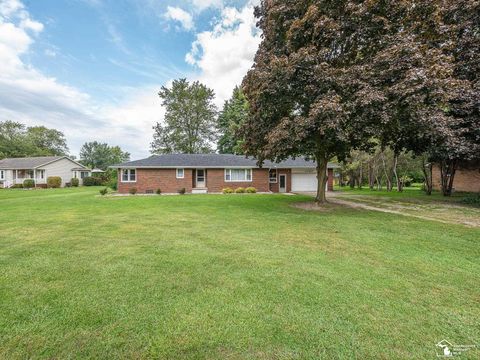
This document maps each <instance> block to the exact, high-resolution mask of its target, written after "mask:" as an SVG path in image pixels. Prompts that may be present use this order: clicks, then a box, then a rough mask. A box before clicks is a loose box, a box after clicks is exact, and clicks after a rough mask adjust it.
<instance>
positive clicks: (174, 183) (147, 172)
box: [118, 169, 193, 194]
mask: <svg viewBox="0 0 480 360" xmlns="http://www.w3.org/2000/svg"><path fill="white" fill-rule="evenodd" d="M176 171H177V170H176V169H137V181H136V182H134V183H123V182H121V176H122V172H121V171H118V191H119V192H120V193H124V194H126V193H128V192H129V190H130V189H131V188H136V189H137V191H138V193H139V194H145V193H146V192H147V191H148V190H153V191H154V192H155V191H156V190H157V189H161V190H162V192H163V193H176V192H178V190H180V189H181V188H185V190H186V191H187V192H192V183H193V182H192V173H193V170H192V169H185V170H184V178H183V179H177V178H176V176H177V173H176Z"/></svg>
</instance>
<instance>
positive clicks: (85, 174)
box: [80, 171, 88, 179]
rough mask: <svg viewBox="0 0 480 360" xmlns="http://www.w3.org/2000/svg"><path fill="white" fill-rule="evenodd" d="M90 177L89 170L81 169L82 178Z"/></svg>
mask: <svg viewBox="0 0 480 360" xmlns="http://www.w3.org/2000/svg"><path fill="white" fill-rule="evenodd" d="M86 177H88V171H80V178H81V179H85V178H86Z"/></svg>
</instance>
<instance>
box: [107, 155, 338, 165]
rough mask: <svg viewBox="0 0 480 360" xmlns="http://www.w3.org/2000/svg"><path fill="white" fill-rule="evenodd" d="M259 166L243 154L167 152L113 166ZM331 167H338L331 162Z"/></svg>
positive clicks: (297, 161)
mask: <svg viewBox="0 0 480 360" xmlns="http://www.w3.org/2000/svg"><path fill="white" fill-rule="evenodd" d="M233 166H238V167H257V161H256V160H255V159H254V158H246V157H245V156H243V155H231V154H165V155H153V156H150V157H148V158H146V159H142V160H135V161H128V162H124V163H122V164H118V165H114V166H111V167H112V168H118V167H136V168H141V167H149V168H155V167H186V168H189V167H192V168H195V167H205V168H223V167H233ZM328 166H329V167H330V168H333V167H337V166H336V165H335V164H332V163H329V164H328ZM263 167H264V168H274V167H275V168H314V167H316V164H315V162H314V161H307V160H305V159H302V158H296V159H287V160H284V161H282V162H280V163H274V162H271V161H265V162H264V163H263Z"/></svg>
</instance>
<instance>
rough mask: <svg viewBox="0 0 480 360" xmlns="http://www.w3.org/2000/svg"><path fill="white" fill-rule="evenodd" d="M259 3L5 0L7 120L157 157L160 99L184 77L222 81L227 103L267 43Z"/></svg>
mask: <svg viewBox="0 0 480 360" xmlns="http://www.w3.org/2000/svg"><path fill="white" fill-rule="evenodd" d="M255 2H256V1H253V0H238V1H234V0H232V1H222V0H177V1H169V0H62V1H58V0H42V1H38V0H23V1H21V0H0V63H2V66H3V65H4V69H2V70H3V71H2V72H0V121H1V120H7V119H8V120H14V121H19V122H23V123H25V124H27V125H45V126H47V127H53V128H57V129H59V130H61V131H63V132H64V133H65V135H66V136H67V141H68V144H69V146H70V149H71V153H72V154H74V155H77V156H78V151H79V149H80V146H81V145H82V144H83V143H84V142H86V141H92V140H98V141H104V142H108V143H109V144H112V145H119V146H121V147H122V148H124V149H125V150H127V151H129V152H131V154H132V158H139V157H144V156H147V155H148V154H149V142H150V141H151V138H152V129H151V127H152V126H153V125H154V124H155V122H156V121H162V119H163V115H164V111H163V109H162V107H161V104H160V99H159V98H158V96H157V93H158V90H159V89H160V87H161V86H162V85H167V86H168V84H169V83H170V82H171V81H172V80H173V79H175V78H179V77H186V78H188V79H190V80H200V81H202V82H204V83H205V84H207V85H208V86H210V87H211V88H213V89H214V90H215V93H216V95H217V98H216V102H217V104H218V106H219V107H220V106H221V104H222V103H223V101H224V100H225V99H226V98H228V96H229V95H230V94H231V91H232V89H233V87H234V86H235V85H236V84H239V83H240V82H241V79H242V77H243V75H244V74H245V73H246V71H247V70H248V68H249V67H250V66H251V64H252V60H253V56H254V54H255V51H256V48H257V46H258V43H259V41H260V34H259V32H258V31H257V30H256V28H255V19H254V17H253V6H254V3H255Z"/></svg>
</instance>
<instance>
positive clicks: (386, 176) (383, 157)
mask: <svg viewBox="0 0 480 360" xmlns="http://www.w3.org/2000/svg"><path fill="white" fill-rule="evenodd" d="M382 163H383V172H384V173H385V179H386V180H385V181H386V183H387V184H386V185H387V191H392V180H391V179H390V174H389V172H388V171H387V165H386V164H385V155H384V154H382Z"/></svg>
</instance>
